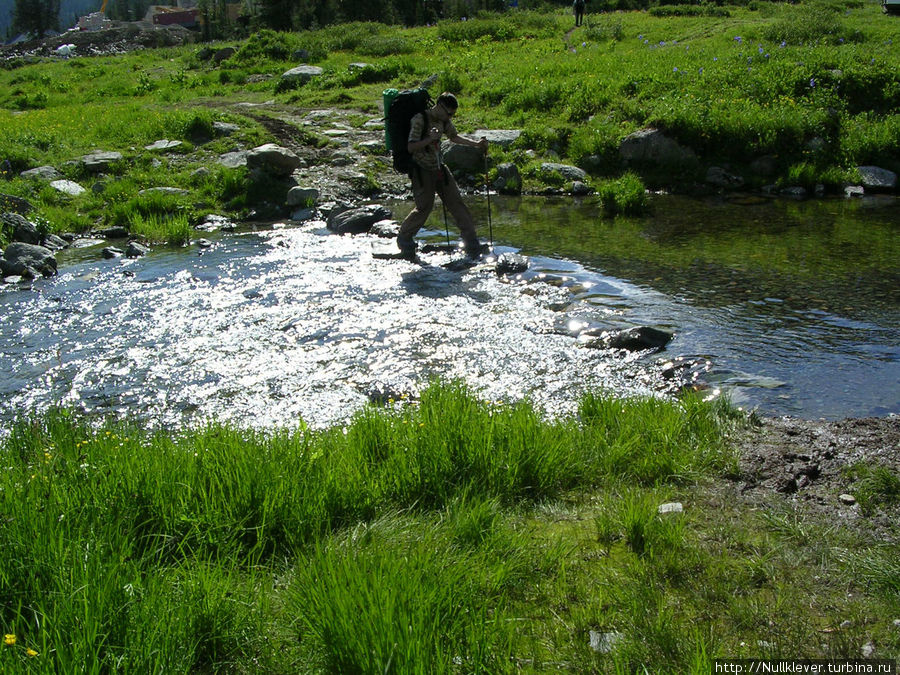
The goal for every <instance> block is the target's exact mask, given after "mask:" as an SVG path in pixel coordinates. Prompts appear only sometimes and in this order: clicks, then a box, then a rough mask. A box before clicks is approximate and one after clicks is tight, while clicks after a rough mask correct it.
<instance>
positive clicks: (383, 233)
mask: <svg viewBox="0 0 900 675" xmlns="http://www.w3.org/2000/svg"><path fill="white" fill-rule="evenodd" d="M399 230H400V223H398V222H397V221H396V220H394V219H393V218H385V219H384V220H379V221H378V222H377V223H375V224H374V225H372V227H370V228H369V233H370V234H374V235H375V236H376V237H382V238H384V239H393V238H394V237H396V236H397V232H399Z"/></svg>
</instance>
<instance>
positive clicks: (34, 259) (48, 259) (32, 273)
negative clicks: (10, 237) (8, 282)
mask: <svg viewBox="0 0 900 675" xmlns="http://www.w3.org/2000/svg"><path fill="white" fill-rule="evenodd" d="M0 273H2V275H3V276H4V277H11V276H20V277H28V278H33V277H36V276H45V277H50V276H53V275H54V274H56V258H54V257H53V252H52V251H51V250H50V249H48V248H44V247H43V246H35V245H34V244H25V243H23V242H21V241H14V242H13V243H11V244H10V245H9V246H7V247H6V249H5V250H4V251H3V257H2V258H0Z"/></svg>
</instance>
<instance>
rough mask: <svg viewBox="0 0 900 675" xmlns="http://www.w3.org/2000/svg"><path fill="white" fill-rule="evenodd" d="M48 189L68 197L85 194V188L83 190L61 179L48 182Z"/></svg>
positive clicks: (73, 183) (76, 184) (70, 181)
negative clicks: (50, 188)
mask: <svg viewBox="0 0 900 675" xmlns="http://www.w3.org/2000/svg"><path fill="white" fill-rule="evenodd" d="M50 187H52V188H53V189H54V190H58V191H59V192H62V193H63V194H64V195H69V196H70V197H77V196H78V195H80V194H84V193H85V192H87V190H86V189H85V188H83V187H82V186H80V185H79V184H78V183H76V182H75V181H73V180H65V179H63V180H54V181H50Z"/></svg>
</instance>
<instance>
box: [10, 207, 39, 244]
mask: <svg viewBox="0 0 900 675" xmlns="http://www.w3.org/2000/svg"><path fill="white" fill-rule="evenodd" d="M0 222H2V223H3V228H4V229H7V230H12V236H11V237H10V241H21V242H22V243H24V244H34V245H37V244H40V243H41V235H40V233H39V232H38V229H37V225H35V224H34V223H32V222H31V221H30V220H28V219H27V218H26V217H25V216H23V215H21V214H18V213H9V212H7V213H2V214H0Z"/></svg>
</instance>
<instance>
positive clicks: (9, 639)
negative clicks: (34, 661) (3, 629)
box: [3, 633, 16, 647]
mask: <svg viewBox="0 0 900 675" xmlns="http://www.w3.org/2000/svg"><path fill="white" fill-rule="evenodd" d="M3 644H5V645H6V646H7V647H12V646H13V645H14V644H16V636H15V634H14V633H7V634H6V635H4V636H3Z"/></svg>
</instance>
